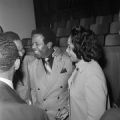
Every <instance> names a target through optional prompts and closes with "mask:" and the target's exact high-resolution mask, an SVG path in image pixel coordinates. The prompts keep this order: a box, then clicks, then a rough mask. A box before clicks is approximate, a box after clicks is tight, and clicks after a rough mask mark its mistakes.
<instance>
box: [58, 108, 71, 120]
mask: <svg viewBox="0 0 120 120" xmlns="http://www.w3.org/2000/svg"><path fill="white" fill-rule="evenodd" d="M68 117H69V112H68V109H67V108H65V107H64V108H63V109H61V110H60V111H59V112H58V113H57V115H56V120H66V119H67V118H68Z"/></svg>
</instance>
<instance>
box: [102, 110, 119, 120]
mask: <svg viewBox="0 0 120 120" xmlns="http://www.w3.org/2000/svg"><path fill="white" fill-rule="evenodd" d="M100 120H120V108H111V109H109V110H108V111H106V112H105V113H104V114H103V116H102V117H101V119H100Z"/></svg>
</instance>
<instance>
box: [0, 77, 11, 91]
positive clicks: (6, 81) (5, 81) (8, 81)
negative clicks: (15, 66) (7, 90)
mask: <svg viewBox="0 0 120 120" xmlns="http://www.w3.org/2000/svg"><path fill="white" fill-rule="evenodd" d="M0 81H2V82H4V83H5V84H7V85H8V86H10V87H11V88H12V89H13V83H12V81H11V80H8V79H6V78H2V77H0Z"/></svg>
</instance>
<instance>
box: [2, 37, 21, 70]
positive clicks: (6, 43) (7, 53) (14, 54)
mask: <svg viewBox="0 0 120 120" xmlns="http://www.w3.org/2000/svg"><path fill="white" fill-rule="evenodd" d="M18 57H19V54H18V50H17V47H16V45H15V43H14V42H13V41H10V40H8V39H7V38H6V37H5V36H3V35H0V70H2V71H8V70H9V69H10V68H11V67H12V66H13V65H14V62H15V60H16V59H17V58H18Z"/></svg>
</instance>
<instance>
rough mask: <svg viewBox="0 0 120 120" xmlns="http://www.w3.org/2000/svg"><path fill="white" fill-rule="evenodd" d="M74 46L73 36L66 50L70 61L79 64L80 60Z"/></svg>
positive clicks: (69, 39)
mask: <svg viewBox="0 0 120 120" xmlns="http://www.w3.org/2000/svg"><path fill="white" fill-rule="evenodd" d="M73 50H74V45H73V43H72V40H71V36H70V37H69V38H68V47H67V49H66V52H67V53H68V55H69V57H70V59H71V60H72V62H77V61H78V58H77V56H76V54H75V53H74V51H73Z"/></svg>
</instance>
